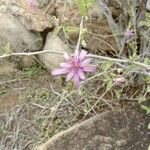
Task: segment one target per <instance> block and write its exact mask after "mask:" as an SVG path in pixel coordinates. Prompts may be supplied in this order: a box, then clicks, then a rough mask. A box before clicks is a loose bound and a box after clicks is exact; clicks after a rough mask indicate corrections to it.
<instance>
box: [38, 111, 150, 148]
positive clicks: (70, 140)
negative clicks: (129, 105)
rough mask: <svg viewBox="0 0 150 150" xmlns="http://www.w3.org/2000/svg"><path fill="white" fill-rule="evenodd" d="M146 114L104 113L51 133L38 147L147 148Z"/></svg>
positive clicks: (130, 112)
mask: <svg viewBox="0 0 150 150" xmlns="http://www.w3.org/2000/svg"><path fill="white" fill-rule="evenodd" d="M147 124H148V117H146V114H141V113H139V112H138V111H135V110H130V111H124V110H119V111H114V112H104V113H101V114H99V115H97V116H95V117H92V118H91V119H89V120H86V121H84V122H82V123H79V124H77V125H74V126H73V127H71V128H70V129H68V130H66V131H63V132H61V133H58V134H56V135H55V136H53V137H52V138H51V139H50V140H49V141H48V142H46V143H45V144H43V145H41V146H40V147H38V148H37V149H38V150H147V148H148V144H149V141H150V138H149V133H148V129H147Z"/></svg>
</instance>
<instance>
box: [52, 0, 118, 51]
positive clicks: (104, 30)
mask: <svg viewBox="0 0 150 150" xmlns="http://www.w3.org/2000/svg"><path fill="white" fill-rule="evenodd" d="M51 5H52V6H51V7H50V9H49V13H51V15H52V14H56V16H57V18H58V19H59V22H60V23H62V22H64V17H63V14H64V13H63V12H64V1H62V0H55V2H53V3H52V4H51ZM108 6H109V8H110V10H112V15H113V17H114V19H116V18H117V17H118V16H119V12H120V9H119V4H117V3H116V2H115V0H113V1H109V2H108ZM54 12H55V13H54ZM65 14H66V18H67V25H68V26H76V27H79V24H80V20H81V16H80V15H79V10H78V9H77V7H76V4H75V2H73V1H70V2H68V3H67V7H66V9H65ZM87 14H88V17H89V19H88V20H87V21H85V22H84V27H85V28H87V30H88V32H87V33H86V35H85V42H86V43H87V47H86V48H87V49H89V50H92V51H96V52H97V51H99V52H104V53H105V52H115V50H116V49H117V46H116V42H115V40H114V37H113V35H112V32H111V30H110V28H109V25H108V23H107V20H106V18H105V17H104V15H103V13H102V12H101V10H100V9H99V7H98V6H97V5H96V4H95V5H94V6H93V7H91V8H90V9H89V11H88V13H87ZM68 34H69V37H70V38H69V41H70V42H73V43H74V44H76V42H77V39H78V33H68Z"/></svg>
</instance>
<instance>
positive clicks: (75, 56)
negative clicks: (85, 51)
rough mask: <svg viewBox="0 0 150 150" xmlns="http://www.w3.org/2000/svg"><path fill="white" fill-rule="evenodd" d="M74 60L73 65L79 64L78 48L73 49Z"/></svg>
mask: <svg viewBox="0 0 150 150" xmlns="http://www.w3.org/2000/svg"><path fill="white" fill-rule="evenodd" d="M74 60H75V63H78V62H79V49H78V48H76V49H75V52H74Z"/></svg>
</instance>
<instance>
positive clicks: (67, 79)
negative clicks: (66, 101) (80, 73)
mask: <svg viewBox="0 0 150 150" xmlns="http://www.w3.org/2000/svg"><path fill="white" fill-rule="evenodd" d="M74 74H75V71H74V70H72V71H70V72H69V73H68V75H67V78H66V81H69V80H71V78H72V77H73V76H74Z"/></svg>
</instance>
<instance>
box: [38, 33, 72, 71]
mask: <svg viewBox="0 0 150 150" xmlns="http://www.w3.org/2000/svg"><path fill="white" fill-rule="evenodd" d="M43 50H52V51H59V52H62V53H64V52H69V51H70V50H69V47H68V45H66V44H65V42H64V41H63V40H62V39H61V38H60V37H58V36H57V35H55V34H54V33H51V32H50V33H49V34H48V35H47V39H46V43H45V46H44V49H43ZM39 59H40V60H41V62H42V63H43V64H44V65H45V66H46V68H47V69H48V70H51V69H54V68H56V67H58V66H59V64H60V63H61V62H63V55H60V54H54V53H43V54H40V55H39Z"/></svg>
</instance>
